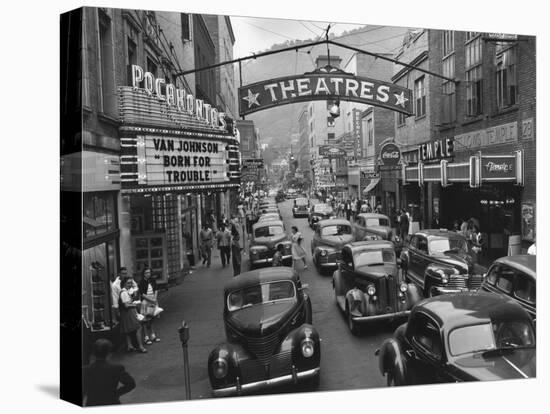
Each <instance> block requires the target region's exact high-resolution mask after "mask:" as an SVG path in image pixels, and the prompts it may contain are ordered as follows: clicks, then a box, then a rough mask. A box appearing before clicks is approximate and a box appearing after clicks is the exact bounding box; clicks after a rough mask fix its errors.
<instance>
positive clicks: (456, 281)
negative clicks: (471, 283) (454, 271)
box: [444, 275, 468, 289]
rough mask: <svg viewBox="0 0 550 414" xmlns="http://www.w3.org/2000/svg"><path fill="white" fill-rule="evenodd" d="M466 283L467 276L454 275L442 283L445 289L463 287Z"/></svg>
mask: <svg viewBox="0 0 550 414" xmlns="http://www.w3.org/2000/svg"><path fill="white" fill-rule="evenodd" d="M467 283H468V276H466V275H456V276H452V277H450V278H449V282H448V283H447V284H446V285H444V286H445V288H446V289H465V288H466V287H467V286H466V285H467Z"/></svg>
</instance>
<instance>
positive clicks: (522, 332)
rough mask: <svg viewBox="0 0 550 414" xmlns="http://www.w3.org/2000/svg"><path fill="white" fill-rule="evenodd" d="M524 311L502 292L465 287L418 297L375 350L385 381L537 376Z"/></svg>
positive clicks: (532, 333) (532, 332)
mask: <svg viewBox="0 0 550 414" xmlns="http://www.w3.org/2000/svg"><path fill="white" fill-rule="evenodd" d="M535 344H536V342H535V330H534V327H533V323H532V321H531V317H530V316H529V314H528V313H527V312H526V311H525V309H523V308H522V307H521V306H520V305H518V304H517V303H516V302H514V301H513V300H511V299H510V298H507V297H505V296H501V295H494V294H490V293H485V292H467V293H457V294H451V295H443V296H438V297H435V298H430V299H426V300H424V301H421V302H419V303H418V304H417V305H416V306H415V307H414V308H413V309H412V312H411V314H410V316H409V320H408V322H407V323H405V324H403V325H401V326H400V327H398V328H397V329H396V330H395V332H394V334H393V337H392V338H389V339H387V340H385V341H384V342H383V344H382V346H381V348H380V350H378V351H377V352H376V354H377V355H378V358H379V367H380V371H381V373H382V375H385V376H386V379H387V384H388V385H389V386H391V385H408V384H433V383H439V382H461V381H488V380H503V379H514V378H532V377H535V376H536V355H535V354H536V349H535Z"/></svg>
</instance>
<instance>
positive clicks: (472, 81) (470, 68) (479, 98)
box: [465, 36, 483, 116]
mask: <svg viewBox="0 0 550 414" xmlns="http://www.w3.org/2000/svg"><path fill="white" fill-rule="evenodd" d="M465 52H466V113H467V115H468V116H476V115H479V114H481V113H482V112H483V73H482V66H481V63H482V49H481V36H476V37H474V38H471V39H469V40H467V43H466V46H465Z"/></svg>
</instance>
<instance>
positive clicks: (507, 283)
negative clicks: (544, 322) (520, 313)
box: [481, 254, 537, 321]
mask: <svg viewBox="0 0 550 414" xmlns="http://www.w3.org/2000/svg"><path fill="white" fill-rule="evenodd" d="M481 290H483V291H486V292H493V293H500V294H502V295H506V296H509V297H511V298H512V299H513V300H515V301H516V302H518V303H519V304H520V305H521V306H523V308H524V309H525V310H526V311H527V313H528V314H529V315H531V318H533V321H536V318H537V257H536V256H534V255H530V254H522V255H516V256H505V257H501V258H500V259H497V260H495V261H494V262H493V264H491V266H489V270H488V271H487V275H486V276H485V279H484V281H483V284H482V285H481Z"/></svg>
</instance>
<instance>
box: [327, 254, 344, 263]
mask: <svg viewBox="0 0 550 414" xmlns="http://www.w3.org/2000/svg"><path fill="white" fill-rule="evenodd" d="M341 255H342V252H332V253H329V254H328V255H327V261H328V262H330V263H333V262H336V261H337V260H340V256H341Z"/></svg>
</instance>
